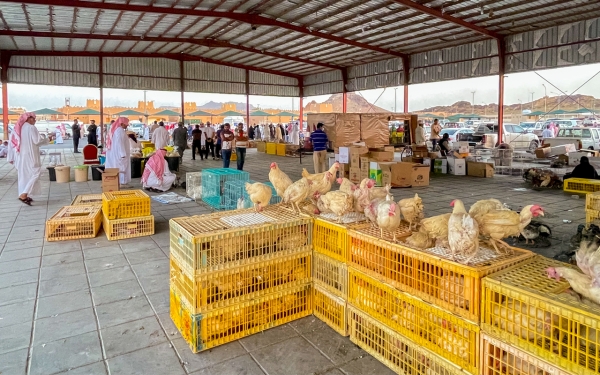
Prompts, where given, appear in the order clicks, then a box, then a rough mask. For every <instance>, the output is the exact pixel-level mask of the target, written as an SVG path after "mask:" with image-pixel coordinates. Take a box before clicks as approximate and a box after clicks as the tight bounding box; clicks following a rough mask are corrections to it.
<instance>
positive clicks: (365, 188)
mask: <svg viewBox="0 0 600 375" xmlns="http://www.w3.org/2000/svg"><path fill="white" fill-rule="evenodd" d="M374 185H375V181H373V180H371V179H369V178H365V179H363V180H362V181H361V182H360V185H359V186H358V187H357V188H356V189H354V210H355V211H356V212H359V213H364V211H365V207H367V206H368V205H369V203H371V200H370V199H369V189H370V188H372V187H373V186H374Z"/></svg>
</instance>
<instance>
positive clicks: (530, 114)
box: [527, 111, 546, 116]
mask: <svg viewBox="0 0 600 375" xmlns="http://www.w3.org/2000/svg"><path fill="white" fill-rule="evenodd" d="M544 113H546V112H544V111H535V112H531V113H529V114H527V116H541V115H543V114H544Z"/></svg>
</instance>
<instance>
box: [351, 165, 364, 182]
mask: <svg viewBox="0 0 600 375" xmlns="http://www.w3.org/2000/svg"><path fill="white" fill-rule="evenodd" d="M360 173H361V171H360V168H355V167H350V178H349V180H350V182H353V183H355V184H358V183H360V181H361V178H360Z"/></svg>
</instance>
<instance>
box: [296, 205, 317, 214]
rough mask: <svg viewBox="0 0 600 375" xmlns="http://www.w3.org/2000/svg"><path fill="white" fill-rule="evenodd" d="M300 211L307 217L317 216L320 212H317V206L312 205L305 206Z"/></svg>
mask: <svg viewBox="0 0 600 375" xmlns="http://www.w3.org/2000/svg"><path fill="white" fill-rule="evenodd" d="M300 209H301V210H302V211H304V212H306V213H307V214H309V215H318V214H320V213H321V211H319V208H318V207H317V205H316V204H314V203H308V204H305V205H303V206H302V207H301V208H300Z"/></svg>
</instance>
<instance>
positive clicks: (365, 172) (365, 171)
mask: <svg viewBox="0 0 600 375" xmlns="http://www.w3.org/2000/svg"><path fill="white" fill-rule="evenodd" d="M365 178H369V167H368V166H367V167H365V168H361V169H360V180H361V181H362V180H364V179H365Z"/></svg>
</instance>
